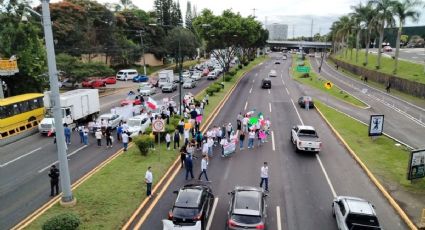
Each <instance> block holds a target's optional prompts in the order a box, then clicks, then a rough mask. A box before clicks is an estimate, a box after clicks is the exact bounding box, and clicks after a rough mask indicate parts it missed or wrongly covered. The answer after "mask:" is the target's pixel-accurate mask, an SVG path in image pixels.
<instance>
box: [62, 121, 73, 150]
mask: <svg viewBox="0 0 425 230" xmlns="http://www.w3.org/2000/svg"><path fill="white" fill-rule="evenodd" d="M63 127H64V129H63V131H64V133H65V142H66V144H68V145H69V144H71V129H70V128H69V127H68V125H67V124H63Z"/></svg>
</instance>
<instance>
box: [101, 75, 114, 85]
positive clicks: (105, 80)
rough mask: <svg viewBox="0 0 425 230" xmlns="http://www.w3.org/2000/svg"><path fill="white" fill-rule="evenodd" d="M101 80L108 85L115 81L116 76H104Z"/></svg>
mask: <svg viewBox="0 0 425 230" xmlns="http://www.w3.org/2000/svg"><path fill="white" fill-rule="evenodd" d="M102 81H104V82H105V83H106V84H108V85H112V84H116V83H117V78H116V77H115V76H110V77H104V78H102Z"/></svg>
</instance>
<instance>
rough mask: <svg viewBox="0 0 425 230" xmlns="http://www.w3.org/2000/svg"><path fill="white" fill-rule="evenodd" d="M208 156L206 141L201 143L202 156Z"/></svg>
mask: <svg viewBox="0 0 425 230" xmlns="http://www.w3.org/2000/svg"><path fill="white" fill-rule="evenodd" d="M207 154H208V143H207V141H205V140H204V141H203V143H202V155H207Z"/></svg>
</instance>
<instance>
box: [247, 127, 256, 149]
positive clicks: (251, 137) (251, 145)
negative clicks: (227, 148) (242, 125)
mask: <svg viewBox="0 0 425 230" xmlns="http://www.w3.org/2000/svg"><path fill="white" fill-rule="evenodd" d="M254 140H255V131H254V130H253V129H251V130H250V131H249V133H248V149H251V148H254Z"/></svg>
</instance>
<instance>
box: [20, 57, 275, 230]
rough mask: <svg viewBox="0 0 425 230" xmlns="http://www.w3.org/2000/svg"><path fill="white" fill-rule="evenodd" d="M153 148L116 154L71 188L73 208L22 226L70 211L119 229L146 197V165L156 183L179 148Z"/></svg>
mask: <svg viewBox="0 0 425 230" xmlns="http://www.w3.org/2000/svg"><path fill="white" fill-rule="evenodd" d="M266 58H267V57H264V56H263V57H260V58H257V59H256V60H254V61H252V62H251V63H250V64H249V65H248V66H246V67H244V68H243V69H241V70H239V71H238V74H237V75H236V76H235V77H233V79H232V80H231V81H230V82H225V88H224V90H221V91H220V92H219V93H215V94H214V95H213V96H210V97H209V105H208V106H207V107H206V108H205V110H204V120H206V119H207V117H208V116H210V115H211V112H212V111H213V110H214V108H215V107H217V106H218V104H219V103H220V101H221V100H223V98H224V96H225V94H226V92H228V91H229V90H230V88H231V86H232V85H233V84H235V82H236V81H237V79H238V78H240V77H241V76H243V74H244V73H245V72H247V71H249V70H250V69H252V68H253V67H255V65H257V64H258V63H260V62H262V61H264V60H266ZM204 95H205V91H203V92H201V93H200V94H199V95H197V98H198V99H202V98H203V96H204ZM115 144H118V143H115ZM155 148H156V150H154V151H149V153H148V155H147V156H142V155H141V154H140V152H139V149H138V148H137V146H132V147H130V148H129V150H128V151H127V152H126V153H123V154H121V155H119V156H118V157H117V158H116V159H114V160H113V161H111V162H110V163H108V164H107V165H106V166H105V167H104V168H102V169H100V170H99V171H98V172H97V173H95V174H94V175H93V176H91V177H90V178H89V179H88V180H87V181H85V182H84V183H83V184H82V185H80V186H79V187H78V188H76V189H74V190H73V195H74V197H76V198H77V205H76V206H75V207H72V208H65V207H62V206H60V205H59V204H58V203H57V204H55V205H54V206H52V207H51V208H50V209H48V210H47V211H46V212H44V213H43V214H42V215H41V216H40V217H38V218H37V219H36V220H34V221H33V222H32V223H31V224H30V225H29V226H27V227H26V228H25V229H42V225H43V223H44V222H45V221H47V220H48V219H50V218H52V217H54V216H56V215H59V214H62V213H70V212H71V213H74V214H76V215H78V216H79V217H80V220H81V222H82V225H81V226H80V227H79V228H80V229H119V228H120V227H121V226H122V225H124V224H125V222H126V221H127V220H128V219H129V218H130V216H131V215H132V214H133V212H134V211H135V210H136V209H137V207H138V206H139V205H140V203H141V202H142V201H143V200H144V199H145V198H146V185H145V183H144V175H145V172H146V169H147V167H148V166H152V171H153V176H154V182H153V184H154V185H155V184H156V183H157V182H158V181H159V180H160V179H161V178H162V177H163V175H164V174H165V172H166V171H167V170H168V168H169V167H170V166H171V165H172V163H173V162H174V161H175V160H176V158H177V157H178V156H179V153H178V151H174V150H170V151H168V150H166V146H165V144H161V145H160V146H159V147H158V145H157V144H156V147H155Z"/></svg>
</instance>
